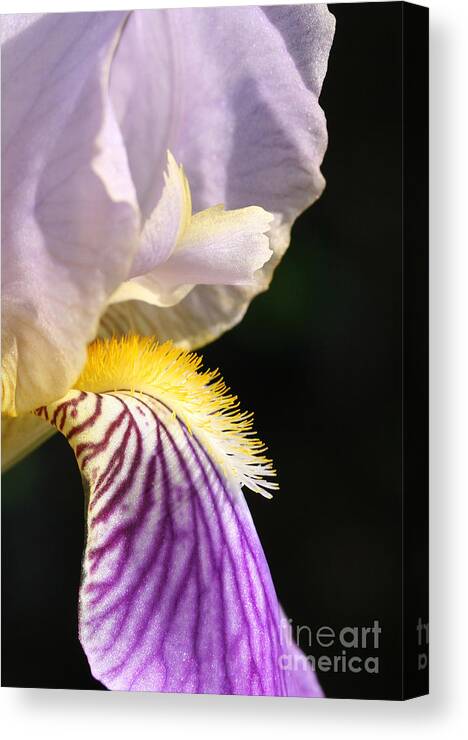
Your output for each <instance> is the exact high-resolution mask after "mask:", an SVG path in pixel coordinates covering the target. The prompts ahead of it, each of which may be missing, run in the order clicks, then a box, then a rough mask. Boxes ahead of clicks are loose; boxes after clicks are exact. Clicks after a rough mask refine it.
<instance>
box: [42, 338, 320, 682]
mask: <svg viewBox="0 0 468 740" xmlns="http://www.w3.org/2000/svg"><path fill="white" fill-rule="evenodd" d="M135 342H136V343H134V345H133V348H132V347H130V350H128V348H125V347H124V345H123V343H122V344H120V345H118V343H116V342H114V343H110V344H109V345H107V348H106V347H104V349H103V350H102V348H101V350H99V349H98V351H97V352H95V353H94V357H91V358H90V362H89V363H88V369H87V370H86V371H85V373H84V374H83V376H82V378H81V379H80V382H79V384H78V385H80V387H81V386H82V384H83V383H84V382H86V383H88V384H90V385H91V386H94V387H93V388H92V389H91V390H90V391H85V390H82V389H81V388H80V389H76V390H72V391H70V392H69V393H68V394H67V395H66V396H65V397H64V398H63V399H61V400H60V401H58V402H55V403H53V404H50V405H49V406H47V407H43V408H41V409H38V411H37V414H38V415H40V416H42V417H44V418H46V419H47V420H48V421H49V422H50V423H51V424H53V425H55V426H56V427H57V429H59V430H60V431H61V432H62V433H63V434H64V435H65V436H66V437H67V439H68V441H69V443H70V445H71V446H72V447H73V449H74V452H75V455H76V458H77V461H78V464H79V466H80V469H81V472H82V475H83V477H84V478H85V479H86V481H87V485H88V488H89V505H88V515H87V516H88V521H87V524H88V537H87V545H86V552H85V556H84V563H83V581H82V586H81V591H80V639H81V642H82V645H83V647H84V650H85V652H86V654H87V656H88V660H89V663H90V666H91V670H92V672H93V674H94V676H95V677H97V678H98V679H100V680H101V681H102V682H103V683H104V684H105V685H106V686H107V687H109V688H112V689H125V690H154V691H185V692H203V693H237V694H269V695H303V696H320V695H321V691H320V688H319V686H318V683H317V681H316V678H315V674H314V673H313V672H312V671H311V670H310V668H309V667H307V666H306V667H305V665H304V661H296V660H295V659H293V657H294V656H295V655H296V653H297V648H296V647H295V646H294V645H292V644H291V642H290V640H288V637H287V629H285V620H284V617H283V616H282V614H281V610H280V607H279V604H278V601H277V597H276V594H275V590H274V587H273V583H272V580H271V576H270V573H269V569H268V565H267V563H266V560H265V556H264V553H263V551H262V548H261V545H260V543H259V540H258V537H257V534H256V532H255V528H254V525H253V522H252V519H251V516H250V513H249V510H248V507H247V504H246V501H245V499H244V496H243V494H242V491H241V487H240V480H243V481H244V482H245V481H247V482H248V485H251V487H252V488H254V489H255V490H260V491H261V490H262V486H264V485H266V484H267V483H266V481H265V476H269V475H271V473H272V470H271V467H270V466H269V464H268V462H267V461H265V460H264V458H263V453H262V448H261V447H259V443H255V441H254V442H252V438H251V437H250V436H248V432H247V431H246V426H248V425H249V421H248V420H247V419H246V417H245V416H241V417H237V418H238V419H239V420H238V422H237V424H238V426H239V427H240V431H239V432H238V433H237V434H236V431H235V424H236V422H235V421H234V420H233V419H234V418H235V417H236V414H237V412H236V411H235V410H234V409H233V407H232V404H231V407H229V404H228V406H227V407H224V408H223V406H222V398H223V397H225V395H224V394H221V392H220V386H219V384H218V385H217V383H216V382H214V383H213V378H211V380H210V379H209V376H207V375H205V376H204V375H203V374H202V373H200V372H198V366H197V367H196V368H194V362H195V361H194V360H192V359H190V356H187V355H186V354H184V353H180V352H179V351H177V350H174V349H173V348H170V347H168V346H166V347H163V348H161V347H159V348H155V347H153V348H151V347H150V346H149V345H148V344H146V345H144V344H142V343H141V342H138V341H137V340H135ZM137 344H138V345H139V347H140V350H143V351H142V352H141V351H140V353H139V354H138V355H136V354H135V351H134V350H135V347H136V346H137ZM119 348H120V349H119ZM145 349H146V356H145ZM125 354H126V358H125ZM125 359H126V361H125V362H124V360H125ZM151 359H153V361H154V362H153V363H151V362H150V360H151ZM151 364H152V369H151ZM125 367H127V369H128V371H129V373H128V374H129V377H128V383H127V386H126V388H125V387H124V386H122V385H120V390H119V389H118V388H115V386H114V385H110V386H108V388H107V391H106V392H101V391H99V390H98V388H99V387H101V386H102V385H105V384H107V383H109V382H112V381H111V377H113V381H114V383H118V384H120V383H121V378H120V371H121V370H122V368H125ZM138 379H139V383H137V381H138ZM148 381H150V383H148ZM218 383H219V381H218ZM137 384H138V385H139V384H141V388H140V389H138V388H137ZM210 385H212V386H213V389H214V390H213V391H212V397H211V406H210V403H209V397H208V395H206V394H205V396H204V397H203V387H206V388H209V387H210ZM216 386H217V389H216ZM102 390H104V388H102ZM171 395H172V398H173V404H172V405H171V404H170V402H169V397H170V396H171ZM200 397H201V401H202V402H203V403H202V402H200ZM206 404H207V406H206V410H205V414H204V413H203V405H206ZM216 404H217V405H218V410H217V411H216V408H215V405H216ZM175 409H177V411H175ZM174 411H175V413H174ZM182 416H184V419H182ZM222 417H224V419H225V421H224V422H222V421H221V418H222ZM213 419H214V420H215V421H213ZM223 423H224V431H222V429H223V427H222V424H223ZM223 435H224V436H225V437H226V439H224V440H223V439H221V438H222V436H223ZM216 436H217V437H218V438H219V439H218V441H217V442H216V439H215V437H216ZM242 439H243V440H244V443H242ZM262 477H263V480H262ZM270 485H271V484H270ZM286 625H287V623H286ZM291 656H292V657H291ZM302 657H303V656H302Z"/></svg>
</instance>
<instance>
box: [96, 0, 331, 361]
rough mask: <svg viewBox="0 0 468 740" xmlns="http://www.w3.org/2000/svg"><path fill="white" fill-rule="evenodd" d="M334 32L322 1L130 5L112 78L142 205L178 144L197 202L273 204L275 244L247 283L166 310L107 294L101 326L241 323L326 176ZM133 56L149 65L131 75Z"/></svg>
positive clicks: (184, 332)
mask: <svg viewBox="0 0 468 740" xmlns="http://www.w3.org/2000/svg"><path fill="white" fill-rule="evenodd" d="M333 33H334V17H333V15H332V14H331V13H329V12H328V10H327V8H326V6H325V5H305V6H303V5H301V6H285V7H281V8H275V9H273V8H259V7H242V8H195V9H182V10H172V9H171V10H168V11H147V12H138V13H136V14H135V15H134V16H133V17H132V19H131V21H130V22H129V24H128V26H127V28H126V31H125V33H124V35H123V38H122V41H121V44H120V45H119V49H118V51H117V56H116V61H115V63H114V73H113V78H112V79H113V102H114V105H115V106H116V109H117V110H118V113H119V120H120V122H121V126H122V130H123V133H124V137H125V140H126V142H127V147H128V151H129V156H130V167H131V169H132V173H133V177H134V179H135V182H136V183H137V191H138V197H139V201H140V205H141V206H142V208H143V209H144V210H145V211H146V213H150V212H151V210H152V208H154V205H155V203H156V202H157V198H158V196H159V194H160V192H161V188H162V169H163V167H164V161H165V154H164V153H165V150H166V149H167V148H170V150H171V151H172V152H173V154H174V156H175V158H176V159H177V161H178V162H181V163H182V164H183V165H184V167H185V169H186V172H187V176H188V178H189V182H190V185H191V188H192V192H193V202H194V210H195V211H197V210H201V209H205V208H207V207H209V206H212V205H215V204H218V203H224V205H225V206H226V208H229V209H235V208H240V207H245V206H250V205H259V206H262V207H263V208H265V209H266V210H267V211H269V212H271V213H273V214H274V215H275V216H276V219H275V222H274V224H273V227H272V228H271V231H270V236H271V241H270V246H271V247H272V249H273V252H274V255H273V258H272V259H271V260H269V261H268V263H267V264H266V265H265V266H264V268H263V270H261V271H259V272H258V274H257V276H256V280H255V282H254V284H253V285H250V286H248V287H238V286H227V287H223V286H205V285H201V286H197V287H196V288H195V289H194V290H193V291H192V292H191V293H190V294H189V295H188V296H187V297H186V298H185V299H184V300H183V301H182V303H181V304H180V305H178V306H176V307H174V308H171V309H169V310H168V309H159V308H157V307H154V308H153V307H148V306H147V305H146V304H144V303H140V302H137V301H134V302H131V303H129V304H128V308H125V310H124V309H123V308H122V307H119V306H118V305H115V306H111V307H110V309H109V310H108V312H107V313H106V315H105V317H104V321H103V323H102V331H103V333H110V332H113V331H115V332H117V333H125V332H126V331H128V330H129V329H137V330H139V331H143V332H146V333H155V334H157V335H158V336H159V337H160V338H161V339H165V338H173V339H175V340H176V341H177V342H178V343H179V344H180V345H181V346H184V347H196V346H200V345H201V344H203V343H204V342H206V341H209V340H211V339H213V338H214V337H215V336H217V335H218V334H220V333H221V332H222V331H225V330H226V329H227V328H229V327H230V326H232V325H234V324H235V323H237V322H238V321H239V320H240V319H241V318H242V316H243V315H244V313H245V311H246V309H247V307H248V305H249V303H250V301H251V300H252V298H253V297H254V296H255V295H256V294H257V293H258V292H260V291H262V290H265V289H266V288H267V286H268V284H269V281H270V279H271V276H272V272H273V270H274V267H275V266H276V264H277V263H278V261H279V259H280V258H281V256H282V254H283V253H284V251H285V249H286V248H287V246H288V244H289V236H290V227H291V225H292V223H293V222H294V220H295V219H296V217H297V216H298V215H299V213H301V212H302V211H303V210H304V209H305V208H307V207H308V206H309V205H310V204H311V203H313V202H314V200H315V199H316V198H317V197H318V196H319V195H320V193H321V192H322V189H323V187H324V180H323V177H322V175H321V173H320V165H321V162H322V158H323V155H324V153H325V149H326V145H327V132H326V123H325V117H324V114H323V111H322V110H321V108H320V106H319V103H318V95H319V93H320V88H321V85H322V81H323V77H324V75H325V71H326V66H327V60H328V54H329V50H330V46H331V42H332V39H333ZM132 63H133V64H134V65H135V67H137V68H138V70H139V71H141V70H144V73H143V74H139V75H138V77H136V76H135V75H133V73H132V70H131V65H132ZM134 78H135V79H136V82H134V84H130V81H131V80H132V79H134ZM151 122H153V124H152V123H151ZM156 122H158V125H156ZM158 172H160V173H161V174H160V175H159V176H157V177H156V179H155V173H158ZM151 178H152V179H151Z"/></svg>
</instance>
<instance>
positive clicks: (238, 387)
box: [3, 3, 402, 698]
mask: <svg viewBox="0 0 468 740" xmlns="http://www.w3.org/2000/svg"><path fill="white" fill-rule="evenodd" d="M330 8H331V10H332V12H333V13H334V14H335V15H336V17H337V26H336V36H335V41H334V45H333V48H332V52H331V56H330V62H329V71H328V75H327V77H326V80H325V84H324V89H323V94H322V98H321V103H322V105H323V108H324V110H325V112H326V115H327V119H328V129H329V148H328V152H327V155H326V159H325V162H324V165H323V172H324V174H325V176H326V178H327V182H328V185H327V188H326V190H325V192H324V194H323V196H322V198H321V199H320V200H319V201H318V202H317V203H316V204H315V205H314V206H313V208H312V209H310V210H309V211H308V212H307V213H306V214H304V215H303V216H302V217H301V218H300V219H299V221H298V222H297V224H296V226H295V228H294V233H293V239H292V244H291V247H290V249H289V251H288V252H287V254H286V257H285V258H284V260H283V262H282V264H281V265H280V267H279V268H278V270H277V272H276V274H275V278H274V280H273V283H272V286H271V289H270V290H269V291H268V292H267V293H266V294H264V295H262V296H260V297H258V298H257V299H256V300H255V301H254V302H253V304H252V306H251V308H250V310H249V312H248V314H247V316H246V318H245V320H244V321H243V322H242V323H241V324H240V325H239V326H238V327H237V328H236V329H234V330H232V331H231V332H229V333H228V334H226V335H225V336H224V337H222V338H221V339H220V340H219V341H217V342H216V343H214V344H213V345H212V346H209V347H207V348H206V349H204V351H203V354H204V356H205V360H206V364H207V365H208V366H212V367H213V366H214V367H218V366H219V367H220V368H221V369H222V372H223V375H224V377H225V379H226V381H227V382H228V384H229V385H231V386H232V388H233V389H234V390H235V392H237V393H239V396H240V398H241V401H242V404H243V407H244V408H248V409H252V410H254V411H255V415H256V427H257V430H258V432H259V434H260V436H261V437H262V438H263V439H264V440H265V441H266V442H267V443H268V445H269V448H270V453H271V456H272V457H273V459H274V461H275V465H276V467H277V469H278V471H279V482H280V486H281V490H280V492H279V493H278V494H277V495H276V496H275V498H274V499H273V501H270V502H269V501H267V500H265V499H263V498H261V497H260V496H259V495H256V494H252V493H249V492H247V494H246V495H247V499H248V502H249V505H250V506H251V509H252V512H253V516H254V519H255V522H256V525H257V528H258V532H259V535H260V538H261V541H262V543H263V545H264V549H265V552H266V554H267V558H268V561H269V563H270V567H271V571H272V574H273V579H274V581H275V584H276V587H277V591H278V595H279V598H280V600H281V601H282V603H283V605H284V608H285V610H286V612H287V614H288V615H289V616H290V617H291V618H293V620H294V623H295V624H296V625H306V626H308V627H310V629H311V630H312V631H314V630H315V629H317V628H318V627H320V626H321V625H328V626H330V627H333V628H334V629H335V630H337V631H338V630H340V629H341V628H342V627H347V626H351V627H354V626H357V627H359V628H360V627H365V626H370V625H372V623H373V621H374V620H375V619H378V620H379V622H380V626H381V627H382V635H381V642H380V646H379V649H378V650H372V649H368V650H358V651H357V654H359V655H361V656H362V657H365V656H366V655H378V656H379V662H380V665H379V668H380V671H379V674H378V675H374V674H367V673H365V672H361V673H351V672H345V673H341V672H338V673H336V672H328V673H320V680H321V683H322V685H323V688H324V690H325V693H326V694H327V695H328V696H346V697H388V698H393V697H395V698H396V697H397V696H399V694H400V686H399V683H398V681H399V672H400V670H401V666H400V663H399V660H398V651H399V649H400V648H399V645H400V637H401V633H400V630H401V627H400V621H401V583H400V569H401V532H400V524H401V422H402V418H401V364H400V363H401V352H400V346H401V227H402V222H401V175H402V171H401V7H400V6H399V4H381V3H376V4H359V5H331V6H330ZM82 545H83V500H82V489H81V480H80V476H79V473H78V469H77V468H76V464H75V461H74V458H73V455H72V453H71V451H70V450H69V448H68V445H67V443H66V441H65V440H64V439H63V438H61V437H60V436H58V435H56V437H54V438H52V439H51V440H50V441H49V442H47V443H46V444H45V445H44V446H43V447H42V448H41V449H39V450H37V451H36V452H35V453H34V454H33V455H31V456H30V457H29V458H28V459H27V460H25V461H23V462H22V463H21V464H19V465H18V466H16V468H14V469H13V470H11V471H10V472H8V473H7V474H6V475H5V476H4V484H3V635H4V637H3V684H4V685H10V686H11V685H14V686H36V687H62V688H99V687H100V685H99V684H98V683H97V682H96V681H94V680H93V679H92V677H91V675H90V673H89V669H88V666H87V662H86V659H85V657H84V654H83V653H82V650H81V647H80V645H79V642H78V639H77V591H78V584H79V575H80V559H81V551H82ZM301 634H302V635H303V636H305V637H307V632H306V631H302V633H301ZM302 646H303V648H304V650H305V652H306V653H307V654H312V655H316V656H319V655H320V654H327V655H333V653H334V650H333V649H326V650H324V649H323V648H320V647H319V646H318V645H317V643H316V642H315V641H314V642H313V644H312V645H309V644H308V640H307V639H306V640H304V642H303V645H302ZM341 650H342V648H341V646H338V647H337V648H336V650H335V652H336V653H337V654H341ZM353 652H354V651H353V650H352V649H350V650H349V651H348V654H349V655H351V654H353Z"/></svg>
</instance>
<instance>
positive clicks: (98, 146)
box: [2, 13, 139, 413]
mask: <svg viewBox="0 0 468 740" xmlns="http://www.w3.org/2000/svg"><path fill="white" fill-rule="evenodd" d="M125 17H126V16H125V14H122V13H82V14H51V15H46V16H43V17H41V18H39V19H36V20H34V21H33V22H31V23H29V24H27V23H20V22H18V23H17V24H16V31H18V28H19V29H22V30H20V32H14V29H15V24H14V23H13V24H10V25H12V28H13V31H12V33H11V34H10V35H9V38H8V40H7V41H6V43H5V44H4V45H3V47H2V103H3V106H2V108H3V111H2V112H3V116H2V159H3V170H2V212H3V219H2V256H3V262H2V268H3V269H2V287H3V290H2V301H3V335H2V340H3V358H4V360H5V363H6V366H5V368H6V370H8V372H5V377H4V380H5V387H6V388H7V396H8V398H9V407H8V408H7V409H6V411H7V412H9V413H15V411H16V412H18V413H21V412H25V411H27V410H29V409H33V408H34V407H36V406H37V405H38V404H40V403H44V402H47V401H49V400H51V399H53V398H57V397H60V395H62V394H63V393H64V392H65V391H66V390H67V389H68V388H69V387H70V385H71V384H72V382H73V380H74V379H75V378H76V376H77V375H78V374H79V372H80V369H81V366H82V364H83V362H84V360H85V357H86V344H87V342H89V341H90V340H91V339H93V338H94V336H95V333H96V330H97V324H98V320H99V316H100V314H101V312H102V310H103V309H104V307H105V305H106V303H107V299H108V297H109V295H110V294H111V293H112V292H113V291H114V290H115V288H116V287H117V285H118V284H119V283H120V282H121V280H122V279H123V278H124V277H125V276H126V274H127V271H128V267H129V265H130V262H131V258H132V253H133V250H134V248H135V246H136V241H135V238H136V236H137V229H138V227H139V216H138V212H137V204H136V199H135V191H134V186H133V183H132V181H131V177H130V174H129V170H128V163H127V157H126V152H125V148H124V146H123V142H122V137H121V133H120V130H119V128H118V125H117V123H116V120H115V115H114V112H113V109H112V107H111V105H110V102H109V97H108V73H109V65H110V61H111V56H112V52H113V49H114V45H115V42H116V40H117V37H118V33H119V30H120V28H121V26H122V23H123V22H124V20H125ZM10 30H11V29H10Z"/></svg>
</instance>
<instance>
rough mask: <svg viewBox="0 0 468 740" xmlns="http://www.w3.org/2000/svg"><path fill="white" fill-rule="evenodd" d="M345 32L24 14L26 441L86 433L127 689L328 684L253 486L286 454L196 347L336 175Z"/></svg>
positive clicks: (7, 125)
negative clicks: (286, 594) (335, 66)
mask: <svg viewBox="0 0 468 740" xmlns="http://www.w3.org/2000/svg"><path fill="white" fill-rule="evenodd" d="M333 32H334V18H333V16H332V15H331V14H330V13H329V12H328V10H327V8H326V6H322V5H310V6H298V7H271V8H260V7H244V8H220V9H206V8H205V9H194V10H191V9H184V10H167V11H166V10H158V11H145V12H132V13H120V12H111V13H82V14H56V15H55V14H49V15H44V16H35V15H23V16H22V15H11V16H4V17H3V18H2V61H3V68H2V69H3V71H2V102H3V127H2V135H3V136H2V156H3V178H2V181H3V190H2V202H3V271H2V281H3V283H2V284H3V291H2V293H3V294H2V300H3V335H2V388H3V397H2V411H3V414H4V423H3V458H4V463H5V464H6V465H9V464H12V463H14V462H15V461H16V460H18V459H19V458H20V457H22V456H23V455H24V454H26V453H27V452H28V451H29V450H31V449H32V448H33V447H34V446H36V445H37V444H38V443H39V442H41V441H42V440H43V439H45V438H46V437H47V435H48V434H49V433H50V432H51V431H52V432H53V431H55V430H58V431H60V432H61V433H62V434H64V435H65V437H66V438H67V440H68V442H69V443H70V445H71V447H72V448H73V451H74V453H75V456H76V459H77V462H78V465H79V467H80V470H81V473H82V477H83V481H84V488H85V494H86V496H87V542H86V549H85V553H84V559H83V575H82V583H81V589H80V596H79V636H80V640H81V643H82V645H83V648H84V650H85V653H86V655H87V657H88V660H89V664H90V668H91V671H92V673H93V675H94V676H95V677H96V678H98V679H99V680H100V681H102V682H103V683H104V684H105V686H107V687H108V688H110V689H125V690H154V691H185V692H204V693H238V694H270V695H271V694H274V695H300V696H320V695H321V689H320V687H319V685H318V682H317V680H316V677H315V675H314V673H313V671H312V670H311V669H310V668H309V667H308V666H307V663H306V661H305V660H301V658H304V656H302V654H301V653H300V651H299V650H298V648H297V647H296V646H295V645H294V643H293V641H292V639H291V637H290V634H289V622H288V621H287V620H286V619H285V617H284V615H283V614H282V611H281V608H280V606H279V603H278V599H277V596H276V594H275V590H274V586H273V583H272V579H271V576H270V572H269V569H268V565H267V562H266V560H265V556H264V553H263V551H262V548H261V545H260V543H259V540H258V537H257V534H256V531H255V528H254V525H253V522H252V519H251V516H250V514H249V510H248V507H247V504H246V500H245V498H244V495H243V492H242V487H246V488H250V489H251V490H252V491H254V492H257V493H260V494H263V495H265V496H270V495H271V493H270V492H271V490H273V489H274V488H275V487H276V484H275V482H274V481H273V480H272V477H273V476H274V470H273V468H272V463H271V462H270V461H269V460H268V459H267V458H266V457H265V448H264V446H263V445H262V443H261V442H260V441H259V440H258V439H257V437H256V435H255V434H254V432H253V428H252V423H253V422H252V417H251V416H250V415H249V414H246V413H243V412H241V411H240V410H239V407H238V401H237V398H236V397H235V396H232V395H231V394H230V393H229V391H228V389H227V388H226V387H225V385H224V383H223V381H222V379H221V377H220V376H219V374H218V372H217V371H216V372H210V371H204V370H202V369H201V360H200V358H199V357H198V356H197V355H196V354H195V353H194V352H192V350H193V349H196V348H198V347H200V346H202V345H204V344H205V343H207V342H209V341H211V340H214V339H215V338H216V337H217V336H219V335H220V334H221V333H222V332H224V331H225V330H227V329H228V328H229V327H231V326H233V325H234V324H236V323H237V322H238V321H239V320H240V319H241V318H242V316H243V315H244V313H245V311H246V309H247V307H248V305H249V303H250V301H251V300H252V298H253V297H254V296H255V295H256V294H258V293H259V292H261V291H263V290H265V289H266V288H267V286H268V284H269V281H270V279H271V276H272V273H273V270H274V268H275V266H276V265H277V263H278V262H279V260H280V258H281V256H282V254H283V253H284V251H285V250H286V248H287V246H288V244H289V238H290V229H291V225H292V223H293V222H294V220H295V218H296V217H297V216H298V214H299V213H301V212H302V211H303V210H304V209H305V208H307V207H308V206H309V205H310V204H311V203H312V202H313V201H314V200H315V199H316V198H317V197H318V196H319V195H320V193H321V191H322V189H323V187H324V180H323V177H322V175H321V173H320V164H321V161H322V158H323V155H324V152H325V148H326V143H327V135H326V125H325V118H324V114H323V112H322V110H321V108H320V106H319V103H318V96H319V93H320V88H321V85H322V81H323V78H324V75H325V71H326V65H327V59H328V53H329V50H330V46H331V42H332V37H333ZM293 658H294V660H293Z"/></svg>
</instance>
